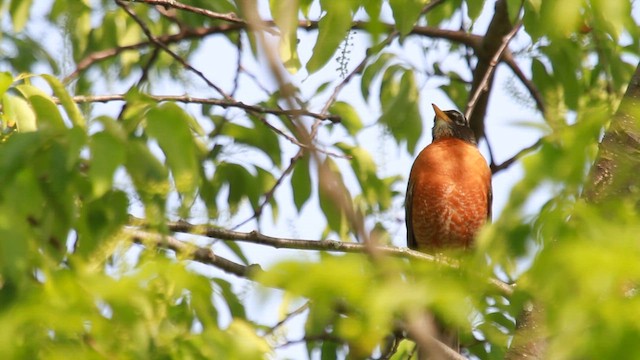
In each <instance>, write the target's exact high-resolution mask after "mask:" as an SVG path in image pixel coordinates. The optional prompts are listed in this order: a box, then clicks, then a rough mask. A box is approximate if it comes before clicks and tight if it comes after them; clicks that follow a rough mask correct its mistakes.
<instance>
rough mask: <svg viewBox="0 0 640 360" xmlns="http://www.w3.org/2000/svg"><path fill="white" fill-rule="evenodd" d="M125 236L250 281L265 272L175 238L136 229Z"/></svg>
mask: <svg viewBox="0 0 640 360" xmlns="http://www.w3.org/2000/svg"><path fill="white" fill-rule="evenodd" d="M125 234H126V235H127V236H129V237H130V238H131V239H132V240H133V242H135V243H137V244H141V245H144V244H148V243H149V242H152V243H153V244H154V245H155V246H157V247H161V248H167V249H170V250H173V251H175V252H176V253H179V254H182V255H184V256H186V257H188V258H190V259H191V260H193V261H197V262H199V263H202V264H206V265H211V266H215V267H217V268H218V269H221V270H223V271H225V272H228V273H230V274H233V275H236V276H239V277H243V278H247V279H248V278H250V277H251V276H252V275H254V274H256V273H258V272H261V271H263V270H262V268H261V267H260V265H257V264H254V265H249V266H245V265H242V264H238V263H236V262H233V261H231V260H229V259H226V258H223V257H221V256H217V255H215V254H214V252H213V250H211V249H209V248H206V247H200V246H196V245H192V244H189V243H187V242H184V241H180V240H178V239H176V238H175V237H173V236H167V235H161V234H156V233H151V232H147V231H141V230H135V229H127V230H125Z"/></svg>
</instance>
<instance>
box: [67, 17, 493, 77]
mask: <svg viewBox="0 0 640 360" xmlns="http://www.w3.org/2000/svg"><path fill="white" fill-rule="evenodd" d="M318 23H319V21H315V20H314V21H311V20H300V21H299V22H298V28H299V29H301V30H306V31H311V30H317V29H318ZM264 24H265V25H266V26H268V27H275V22H274V21H273V20H266V21H264ZM246 27H247V25H246V23H244V22H243V21H238V22H232V23H225V24H219V25H214V26H204V27H198V28H185V29H181V30H180V32H179V33H176V34H165V35H158V36H156V37H155V38H156V39H157V41H158V42H159V43H162V44H166V45H169V44H174V43H179V42H182V41H184V40H190V39H202V38H205V37H207V36H209V35H215V34H225V33H229V32H235V31H240V30H244V29H245V28H246ZM369 28H370V24H369V23H368V22H367V21H355V22H354V23H353V26H352V29H353V30H367V29H369ZM376 28H380V29H382V30H383V31H384V32H387V33H391V32H393V31H395V26H394V25H393V24H376ZM409 34H410V35H418V36H425V37H430V38H434V39H443V40H449V41H452V42H456V43H460V44H464V45H467V46H469V47H472V48H474V49H476V50H477V49H478V47H479V46H480V45H481V43H482V36H480V35H475V34H470V33H467V32H464V31H460V30H446V29H440V28H437V27H432V26H415V27H414V28H413V29H412V30H411V31H410V33H409ZM151 45H153V42H152V41H141V42H137V43H134V44H129V45H123V46H117V47H113V48H109V49H104V50H99V51H96V52H93V53H90V54H88V55H87V56H85V57H84V58H83V59H82V60H80V61H78V64H77V66H76V69H75V70H74V71H73V72H72V73H71V74H69V75H67V76H66V77H65V79H64V82H68V81H71V80H72V79H74V78H76V77H78V76H79V75H80V73H82V72H83V71H85V70H86V69H88V68H89V67H90V66H92V65H93V64H95V63H97V62H100V61H103V60H106V59H108V58H111V57H114V56H117V55H119V54H121V53H123V52H126V51H133V50H140V49H143V48H146V47H148V46H151Z"/></svg>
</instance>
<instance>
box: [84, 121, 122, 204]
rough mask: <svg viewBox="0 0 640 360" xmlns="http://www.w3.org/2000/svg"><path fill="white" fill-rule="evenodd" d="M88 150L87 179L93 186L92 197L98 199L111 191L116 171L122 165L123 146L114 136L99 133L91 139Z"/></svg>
mask: <svg viewBox="0 0 640 360" xmlns="http://www.w3.org/2000/svg"><path fill="white" fill-rule="evenodd" d="M89 149H90V150H91V165H90V166H89V179H91V184H92V185H93V196H95V197H96V198H99V197H101V196H102V195H104V194H105V193H106V192H107V191H109V190H110V189H111V187H112V185H113V176H114V173H115V171H116V169H117V168H118V166H120V165H122V164H124V162H125V160H126V151H125V146H124V143H123V142H122V141H120V139H118V138H117V137H116V136H113V135H112V134H111V133H109V132H106V131H101V132H99V133H96V134H94V135H93V136H92V137H91V139H90V141H89Z"/></svg>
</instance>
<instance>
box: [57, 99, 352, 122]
mask: <svg viewBox="0 0 640 360" xmlns="http://www.w3.org/2000/svg"><path fill="white" fill-rule="evenodd" d="M146 96H147V97H148V98H150V99H152V100H154V101H157V102H164V101H174V102H181V103H189V104H202V105H214V106H220V107H222V108H225V109H226V108H239V109H243V110H246V111H250V112H255V113H260V114H272V115H283V116H308V117H311V118H315V119H318V120H328V121H331V122H332V123H339V122H340V121H341V119H340V116H338V115H332V114H318V113H315V112H311V111H308V110H305V109H290V110H285V109H272V108H265V107H262V106H258V105H250V104H245V103H243V102H241V101H237V100H234V99H209V98H199V97H191V96H189V95H146ZM72 99H73V101H74V102H76V103H78V104H84V103H106V102H110V101H125V95H121V94H113V95H95V96H82V95H79V96H74V97H73V98H72ZM53 100H54V101H55V102H57V103H59V100H58V99H57V98H54V99H53Z"/></svg>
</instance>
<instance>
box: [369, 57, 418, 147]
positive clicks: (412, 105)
mask: <svg viewBox="0 0 640 360" xmlns="http://www.w3.org/2000/svg"><path fill="white" fill-rule="evenodd" d="M396 73H401V74H402V76H401V78H400V81H398V80H397V78H396ZM418 100H419V96H418V88H417V86H416V83H415V79H414V77H413V72H412V71H410V70H403V69H401V68H397V67H390V68H388V69H387V71H386V72H385V74H384V77H383V80H382V85H381V88H380V103H381V104H382V116H380V119H379V120H378V121H379V122H380V123H381V124H383V125H384V126H385V127H386V128H387V129H388V130H389V131H390V132H391V135H393V137H394V138H395V139H396V141H398V142H400V141H402V140H406V141H407V151H409V152H410V153H413V152H414V151H415V147H416V144H417V143H418V139H419V138H420V135H422V118H421V117H420V110H419V108H418Z"/></svg>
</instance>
